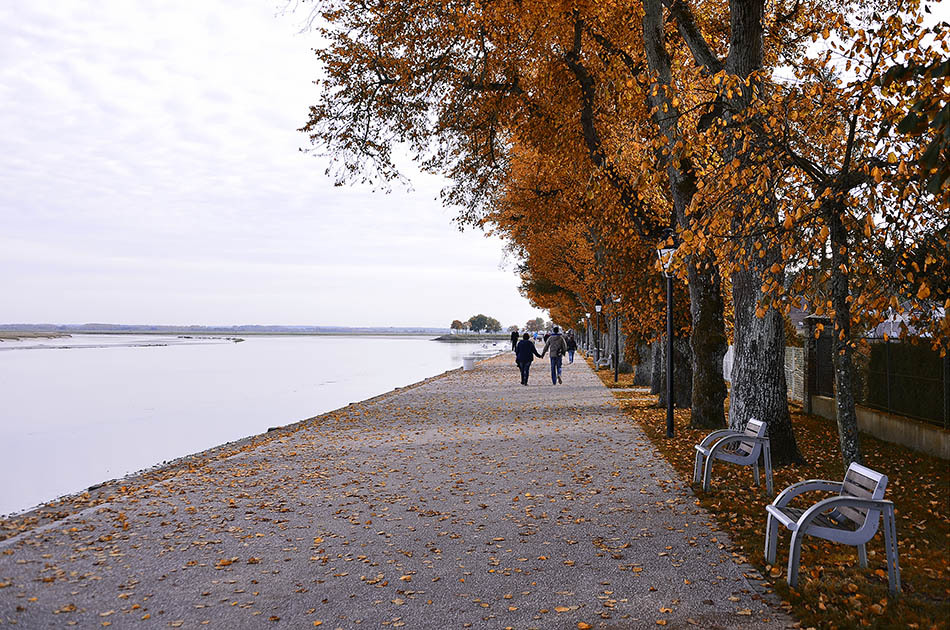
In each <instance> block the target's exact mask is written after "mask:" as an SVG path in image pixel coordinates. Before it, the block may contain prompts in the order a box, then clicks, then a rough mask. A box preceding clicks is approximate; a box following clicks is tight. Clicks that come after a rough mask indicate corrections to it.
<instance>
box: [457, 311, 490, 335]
mask: <svg viewBox="0 0 950 630" xmlns="http://www.w3.org/2000/svg"><path fill="white" fill-rule="evenodd" d="M450 328H451V329H452V330H456V331H458V330H471V331H472V332H482V331H485V332H490V333H493V332H501V329H502V326H501V322H499V321H498V320H497V319H495V318H494V317H489V316H488V315H483V314H482V313H479V314H478V315H472V316H471V317H469V318H468V320H466V321H464V322H463V321H461V320H458V319H456V320H453V321H452V325H451V326H450Z"/></svg>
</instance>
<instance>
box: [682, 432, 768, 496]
mask: <svg viewBox="0 0 950 630" xmlns="http://www.w3.org/2000/svg"><path fill="white" fill-rule="evenodd" d="M767 432H768V423H766V422H762V421H760V420H756V419H755V418H753V419H751V420H749V422H748V423H747V424H746V425H745V431H743V432H741V433H740V432H738V431H733V430H731V429H721V430H719V431H713V432H712V433H710V434H709V435H707V436H706V437H705V438H703V441H702V442H700V443H699V444H696V445H695V446H694V447H693V448H694V449H696V463H695V464H694V465H693V483H698V482H699V478H700V477H699V476H700V471H702V479H703V490H704V491H706V492H709V480H710V477H712V467H713V462H714V461H715V460H717V459H718V460H720V461H724V462H730V463H733V464H737V465H739V466H752V472H753V479H754V481H755V485H759V456H760V455H761V457H762V459H763V464H764V468H765V490H766V492H767V494H768V496H772V450H771V447H770V446H769V438H768V435H767ZM704 460H705V462H704Z"/></svg>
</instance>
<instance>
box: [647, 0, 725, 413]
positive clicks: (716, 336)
mask: <svg viewBox="0 0 950 630" xmlns="http://www.w3.org/2000/svg"><path fill="white" fill-rule="evenodd" d="M643 8H644V16H643V42H644V50H645V52H646V58H647V64H648V65H649V67H650V70H651V71H652V72H653V73H654V75H655V76H656V80H657V83H658V84H659V85H658V86H656V87H660V88H661V89H659V90H657V91H653V90H651V91H650V92H649V94H650V96H649V97H648V99H649V103H650V106H651V108H652V109H653V111H654V116H653V119H654V122H655V124H656V125H657V127H658V129H659V130H660V131H661V132H662V134H663V135H664V136H665V137H666V139H667V145H668V147H669V150H670V155H671V156H672V155H674V152H675V151H676V146H677V145H678V144H680V143H681V141H682V134H681V132H680V130H679V127H678V126H677V125H678V122H677V121H678V111H677V108H676V107H674V105H673V101H672V99H671V95H670V94H669V93H668V92H667V90H670V89H672V76H673V74H672V62H671V60H670V57H669V55H668V54H667V51H666V43H665V35H664V26H663V20H662V17H663V16H662V3H661V0H645V1H644V3H643ZM661 112H663V113H662V115H661ZM680 165H681V166H676V165H675V164H674V162H673V161H672V160H671V161H670V162H669V163H668V164H667V169H666V170H667V176H668V178H669V182H670V190H671V193H672V198H673V208H674V213H675V216H676V222H677V224H678V225H679V226H680V227H681V228H684V229H685V228H688V227H689V226H690V223H691V220H690V218H689V216H688V215H687V209H688V208H689V206H690V203H691V202H692V199H693V195H695V194H696V180H695V178H694V176H693V174H692V167H691V165H690V162H689V160H688V159H685V158H683V159H681V160H680ZM685 263H686V269H687V274H688V278H689V298H690V301H689V304H690V315H691V316H692V331H691V335H690V345H691V351H690V356H691V365H690V367H691V369H690V372H691V375H692V383H691V385H690V390H691V400H690V405H691V407H692V409H691V412H690V426H692V427H694V428H712V429H715V428H720V427H724V426H725V425H726V420H725V411H724V408H723V403H724V401H725V399H726V384H725V381H724V380H723V378H722V358H723V357H724V356H725V354H726V349H727V344H726V332H725V325H724V322H723V301H722V283H721V280H720V277H719V270H718V268H717V267H716V265H715V264H713V263H714V261H713V260H712V259H711V258H710V257H698V256H689V257H687V258H686V260H685ZM677 380H679V379H678V378H677ZM676 398H677V399H679V396H678V395H677V396H676Z"/></svg>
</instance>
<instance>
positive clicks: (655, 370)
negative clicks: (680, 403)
mask: <svg viewBox="0 0 950 630" xmlns="http://www.w3.org/2000/svg"><path fill="white" fill-rule="evenodd" d="M650 345H651V347H652V348H653V350H652V352H651V353H650V357H651V358H652V362H651V366H650V375H651V377H650V393H651V394H659V393H660V392H661V391H663V390H664V389H665V388H666V380H665V379H664V377H663V374H664V373H665V372H666V369H665V367H664V366H665V365H666V360H665V359H664V357H663V348H665V347H666V343H665V342H664V341H663V338H662V337H660V340H659V341H654V342H653V343H652V344H650Z"/></svg>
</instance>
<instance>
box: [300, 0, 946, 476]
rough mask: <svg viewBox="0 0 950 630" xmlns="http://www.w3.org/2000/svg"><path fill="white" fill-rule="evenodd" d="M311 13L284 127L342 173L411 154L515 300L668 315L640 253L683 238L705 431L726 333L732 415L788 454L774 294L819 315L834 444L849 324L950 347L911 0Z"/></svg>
mask: <svg viewBox="0 0 950 630" xmlns="http://www.w3.org/2000/svg"><path fill="white" fill-rule="evenodd" d="M317 7H318V8H317V12H318V14H319V15H318V19H317V20H316V23H318V24H319V27H318V28H319V30H320V33H321V35H322V37H323V38H325V40H326V41H327V42H328V44H327V46H325V47H324V48H322V49H320V50H318V51H317V56H318V58H319V60H320V62H321V63H322V66H323V68H322V70H323V78H322V79H321V80H320V81H318V84H319V85H320V86H321V90H322V91H321V97H320V101H319V102H318V103H317V104H316V105H315V106H313V107H312V108H311V112H310V118H309V120H308V122H307V124H306V125H305V127H304V129H303V130H304V131H305V132H306V133H308V134H309V135H310V138H311V140H312V142H313V143H314V145H315V146H317V147H319V148H321V149H323V150H325V151H327V152H328V153H329V154H331V155H332V157H333V159H334V161H333V164H334V165H335V166H331V167H330V169H328V173H329V174H332V175H334V176H336V178H337V179H338V182H340V183H342V182H347V181H364V182H372V183H374V184H378V185H386V183H387V182H390V181H392V180H394V179H398V178H399V177H400V173H399V170H398V168H397V165H396V159H395V157H394V156H395V155H401V154H403V153H404V152H408V153H409V154H411V156H412V157H413V158H415V159H416V160H418V161H419V163H420V164H421V165H422V167H423V168H424V169H426V170H429V171H432V172H438V173H441V174H443V175H445V176H446V177H447V178H448V180H449V182H450V185H449V187H448V188H447V190H446V191H445V193H444V198H445V200H446V202H447V203H450V204H452V205H455V206H457V207H459V208H460V209H461V211H460V214H459V217H458V220H459V221H460V222H461V223H462V224H468V225H478V226H481V227H483V228H484V229H486V230H489V231H492V232H494V233H496V234H499V235H501V236H502V237H504V238H505V239H506V240H507V242H508V247H509V249H510V251H511V253H512V254H513V255H515V256H516V257H517V258H518V259H520V260H521V266H520V272H521V277H522V288H523V291H524V293H525V295H527V296H528V297H529V298H530V299H531V300H532V301H533V303H534V304H535V305H537V306H539V307H541V308H545V309H548V310H549V312H550V313H551V315H552V318H553V319H554V320H555V321H556V322H559V323H561V324H562V325H564V326H565V327H572V326H573V325H574V323H575V322H578V321H579V320H581V319H582V318H583V314H584V313H588V312H593V310H594V309H593V306H594V303H595V302H596V301H597V300H600V301H601V302H602V303H604V304H606V305H608V307H609V308H611V309H617V310H618V311H619V312H620V314H621V315H622V316H623V321H624V332H625V334H626V335H627V336H628V339H629V340H630V341H633V343H632V344H628V345H630V346H635V345H636V343H637V342H641V341H650V340H654V339H656V338H657V336H658V334H659V332H658V331H660V330H661V328H662V327H661V316H662V305H663V297H662V288H661V282H660V280H661V279H660V277H659V274H658V273H657V268H656V263H655V260H656V254H655V248H656V247H657V246H658V245H670V246H676V247H677V252H676V256H675V262H674V272H675V273H676V274H677V275H678V278H679V280H680V282H678V283H677V287H678V288H677V290H678V291H679V292H680V293H682V294H684V295H683V296H680V297H678V300H677V301H678V303H681V304H682V303H683V302H684V301H686V300H688V303H689V308H688V309H679V311H678V312H677V322H676V332H675V334H676V335H677V336H678V337H680V338H682V339H687V338H688V339H689V343H688V344H681V345H682V346H683V351H682V352H681V353H678V354H677V358H678V360H680V361H682V362H683V363H685V364H687V365H681V367H685V368H687V369H682V370H680V369H678V373H686V374H690V375H691V382H690V386H691V391H690V395H689V401H690V405H691V422H692V424H693V425H694V426H698V427H719V426H724V425H725V414H724V400H725V396H726V388H725V384H724V382H723V379H722V370H721V366H722V358H723V355H724V353H725V351H726V348H727V343H728V342H729V341H730V340H731V341H732V342H733V343H734V345H735V361H734V365H733V372H732V392H731V401H730V420H731V423H732V424H733V425H734V426H742V425H744V424H745V422H747V421H748V419H749V418H751V417H756V418H760V419H764V420H768V422H769V432H770V437H771V439H772V447H773V455H774V457H775V459H776V461H777V462H778V463H782V462H792V461H797V460H800V459H801V458H800V454H799V452H798V449H797V446H796V443H795V437H794V433H793V431H792V427H791V421H790V416H789V413H788V403H787V392H786V383H785V375H784V364H783V360H784V345H785V326H784V322H783V315H784V314H785V313H787V312H788V310H789V309H790V308H791V306H793V305H797V306H802V307H805V308H807V309H809V310H810V311H812V312H814V313H815V314H816V315H821V316H825V317H827V318H828V321H829V325H830V326H831V327H832V328H833V334H834V340H835V354H834V356H835V374H836V383H837V392H838V395H837V406H838V408H837V411H838V425H839V435H840V440H841V447H842V453H843V456H844V459H845V462H850V461H859V460H860V447H859V444H858V435H857V426H856V419H855V414H854V400H853V396H852V394H851V389H850V387H851V386H850V378H851V377H850V374H851V355H852V352H853V349H854V346H855V344H856V343H857V342H858V341H859V340H860V338H861V337H862V336H863V335H864V334H865V332H866V331H867V330H868V329H869V328H870V327H871V326H873V325H874V324H876V323H877V322H880V321H882V320H885V319H887V318H889V317H894V316H896V315H899V316H902V317H903V318H904V319H905V321H906V322H907V323H908V325H909V326H910V328H908V331H910V330H912V331H914V332H915V333H916V334H918V335H928V336H927V337H926V340H927V342H929V343H932V344H933V345H934V346H935V347H938V348H941V349H943V350H945V348H946V347H947V345H948V336H950V324H948V319H947V316H946V310H945V309H947V308H948V307H950V289H948V280H947V278H948V274H947V273H946V271H947V269H948V267H950V262H948V258H950V256H948V227H947V225H948V218H950V209H948V208H950V192H948V191H950V183H948V176H950V169H948V167H947V163H948V157H950V124H948V123H950V104H948V103H947V99H946V81H947V76H948V75H950V60H948V50H950V47H948V39H947V38H948V32H950V29H948V28H947V25H946V24H942V23H941V24H933V22H934V20H933V19H932V18H931V17H930V16H929V14H928V12H929V9H928V7H927V6H925V5H922V4H921V3H920V2H919V1H916V0H911V1H909V2H907V1H903V2H902V1H897V0H894V1H891V0H880V1H876V2H866V3H861V4H855V3H851V2H837V1H836V0H831V1H828V0H824V1H822V2H818V1H817V0H812V1H809V0H796V1H795V2H774V3H768V4H766V3H765V1H764V0H718V1H717V0H712V1H709V2H706V1H704V2H699V1H698V0H642V1H641V2H596V3H594V2H584V1H581V2H578V1H577V0H571V1H570V2H568V1H566V0H488V1H485V0H453V1H451V2H445V1H444V0H389V1H385V2H384V1H382V0H370V1H368V2H367V0H322V1H319V2H317ZM617 296H620V297H622V300H621V302H620V303H619V304H617V303H615V302H614V301H613V299H612V298H613V297H617ZM615 314H616V312H615ZM596 321H599V320H596ZM596 321H592V323H593V325H595V326H597V325H598V324H597V323H596Z"/></svg>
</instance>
